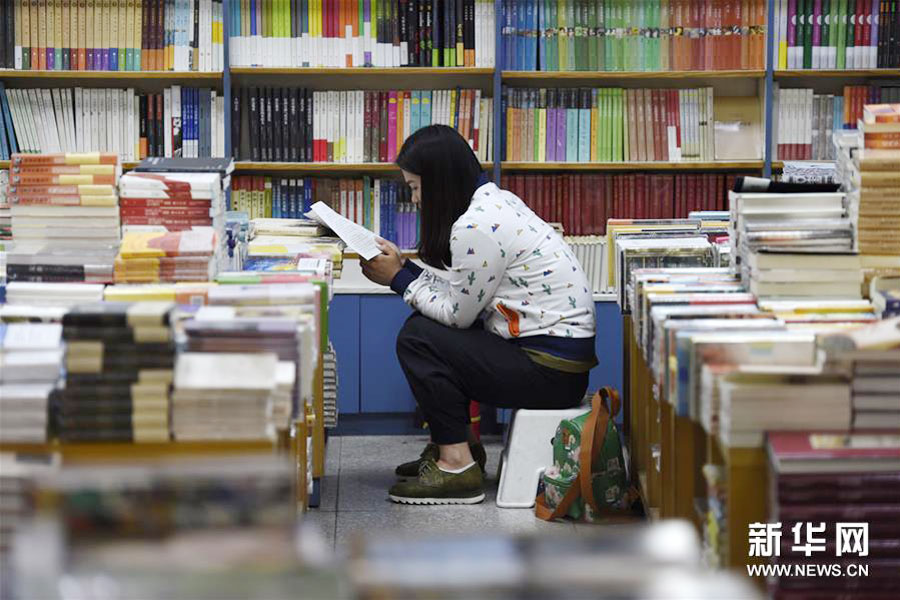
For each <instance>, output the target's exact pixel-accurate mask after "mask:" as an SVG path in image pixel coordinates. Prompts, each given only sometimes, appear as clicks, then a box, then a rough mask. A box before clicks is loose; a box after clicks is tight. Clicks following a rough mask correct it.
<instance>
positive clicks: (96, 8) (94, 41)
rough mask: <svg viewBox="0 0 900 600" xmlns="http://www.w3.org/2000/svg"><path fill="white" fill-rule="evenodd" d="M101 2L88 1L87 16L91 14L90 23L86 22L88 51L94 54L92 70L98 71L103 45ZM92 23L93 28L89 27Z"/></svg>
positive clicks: (98, 0) (97, 0) (101, 0)
mask: <svg viewBox="0 0 900 600" xmlns="http://www.w3.org/2000/svg"><path fill="white" fill-rule="evenodd" d="M102 2H103V0H88V15H89V16H90V15H91V14H93V17H92V18H91V21H90V22H88V35H89V36H90V43H89V44H88V49H89V51H90V49H91V48H93V54H94V70H95V71H99V70H100V50H101V46H102V44H103V4H102ZM91 23H93V27H91Z"/></svg>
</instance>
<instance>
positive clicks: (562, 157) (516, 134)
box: [503, 87, 762, 162]
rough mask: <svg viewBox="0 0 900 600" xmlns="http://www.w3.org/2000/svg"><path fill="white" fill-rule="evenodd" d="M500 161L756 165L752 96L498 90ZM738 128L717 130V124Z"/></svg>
mask: <svg viewBox="0 0 900 600" xmlns="http://www.w3.org/2000/svg"><path fill="white" fill-rule="evenodd" d="M503 94H504V98H503V102H504V118H505V128H504V132H505V137H504V140H503V141H504V147H503V160H507V161H528V162H532V161H533V162H545V161H549V162H621V161H641V162H645V161H691V160H702V161H711V160H726V159H758V158H760V157H761V152H762V147H761V140H762V137H761V135H762V134H761V125H760V123H761V122H762V121H761V116H760V106H759V102H758V100H757V99H756V98H754V97H716V98H714V97H713V89H712V88H711V87H707V88H694V89H680V90H656V89H643V88H639V89H623V88H560V89H553V88H549V89H545V88H540V89H526V88H508V89H504V90H503ZM720 121H721V122H729V123H737V126H730V127H716V126H714V124H716V123H719V122H720Z"/></svg>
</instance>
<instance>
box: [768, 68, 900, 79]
mask: <svg viewBox="0 0 900 600" xmlns="http://www.w3.org/2000/svg"><path fill="white" fill-rule="evenodd" d="M774 75H775V77H776V78H778V77H809V78H823V77H835V78H845V77H900V69H786V70H780V71H779V70H776V71H775V72H774Z"/></svg>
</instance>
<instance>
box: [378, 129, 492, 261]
mask: <svg viewBox="0 0 900 600" xmlns="http://www.w3.org/2000/svg"><path fill="white" fill-rule="evenodd" d="M396 163H397V166H399V167H400V168H401V169H403V170H404V171H407V172H409V173H412V174H414V175H418V176H419V177H421V178H422V185H421V188H420V190H419V198H420V202H421V204H420V210H421V213H422V220H421V235H420V236H419V248H418V251H419V258H421V259H422V260H423V261H424V262H425V264H427V265H430V266H432V267H435V268H438V269H442V268H445V267H449V266H450V262H451V258H450V228H451V227H452V226H453V223H455V222H456V220H457V219H458V218H459V217H460V216H462V214H463V213H464V212H466V210H467V209H468V208H469V201H470V200H471V199H472V194H474V193H475V190H476V189H478V186H479V182H480V180H481V176H482V172H481V163H480V162H478V158H477V157H476V156H475V153H474V152H472V149H471V148H470V147H469V144H468V142H466V140H465V139H464V138H463V137H462V136H461V135H460V134H459V133H457V132H456V130H455V129H453V128H452V127H447V126H446V125H429V126H427V127H423V128H422V129H419V130H418V131H416V132H415V133H414V134H412V135H411V136H409V137H408V138H406V142H404V143H403V147H402V148H401V149H400V152H399V153H398V154H397V160H396Z"/></svg>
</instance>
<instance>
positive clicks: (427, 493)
mask: <svg viewBox="0 0 900 600" xmlns="http://www.w3.org/2000/svg"><path fill="white" fill-rule="evenodd" d="M388 496H389V497H390V499H391V500H393V501H394V502H399V503H400V504H478V503H479V502H481V501H483V500H484V476H483V475H482V473H481V468H480V467H479V466H478V465H477V464H475V465H472V466H471V467H469V468H468V469H466V470H465V471H463V472H462V473H447V472H446V471H441V469H440V468H439V467H438V466H437V463H436V462H435V461H434V460H433V459H430V458H427V459H425V460H424V461H423V462H422V466H421V467H420V469H419V476H418V477H417V478H416V479H415V480H414V481H401V482H399V483H397V484H395V485H394V486H393V487H392V488H391V489H390V491H389V492H388Z"/></svg>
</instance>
